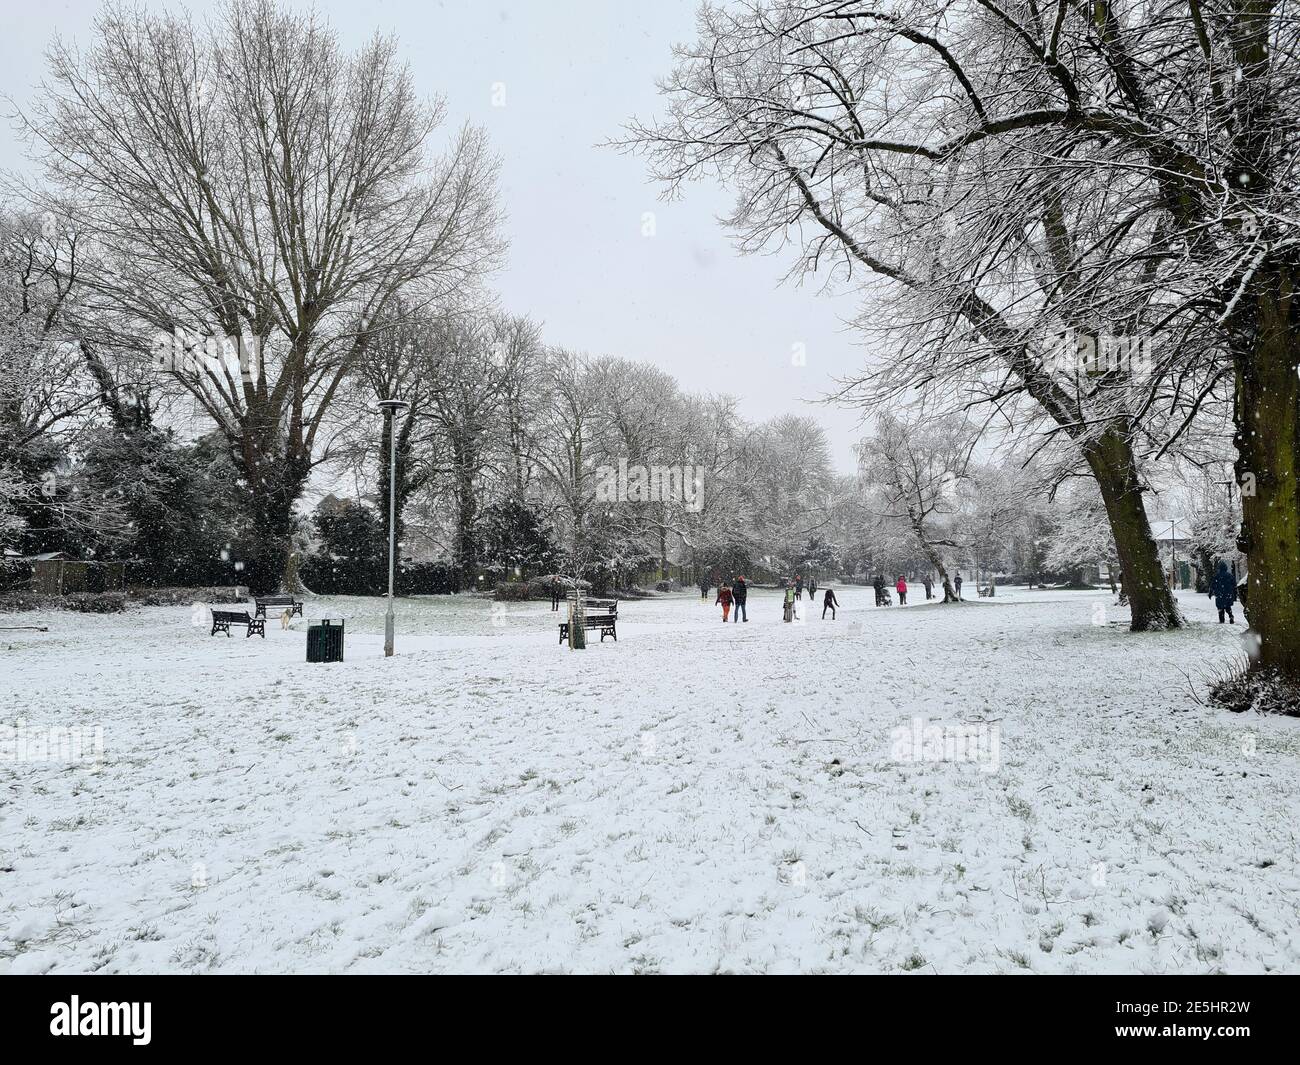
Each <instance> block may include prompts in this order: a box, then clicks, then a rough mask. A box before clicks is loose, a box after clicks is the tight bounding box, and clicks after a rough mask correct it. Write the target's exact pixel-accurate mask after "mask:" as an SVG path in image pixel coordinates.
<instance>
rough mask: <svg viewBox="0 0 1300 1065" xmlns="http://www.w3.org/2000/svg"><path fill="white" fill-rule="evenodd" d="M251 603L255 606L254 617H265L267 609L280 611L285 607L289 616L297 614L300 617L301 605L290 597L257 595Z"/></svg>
mask: <svg viewBox="0 0 1300 1065" xmlns="http://www.w3.org/2000/svg"><path fill="white" fill-rule="evenodd" d="M253 602H254V603H256V604H257V612H256V613H255V614H254V617H259V618H264V617H266V610H267V607H271V608H272V609H278V610H280V611H283V610H284V609H285V608H286V607H287V608H288V610H289V613H290V614H297V615H298V616H299V617H302V603H300V602H298V600H297V599H295V598H294V597H293V596H291V595H259V596H256V597H255V598H254V599H253Z"/></svg>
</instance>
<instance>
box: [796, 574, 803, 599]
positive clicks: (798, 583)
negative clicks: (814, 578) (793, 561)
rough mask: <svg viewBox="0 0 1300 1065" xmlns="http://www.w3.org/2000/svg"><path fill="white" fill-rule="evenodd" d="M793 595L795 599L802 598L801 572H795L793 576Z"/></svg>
mask: <svg viewBox="0 0 1300 1065" xmlns="http://www.w3.org/2000/svg"><path fill="white" fill-rule="evenodd" d="M794 597H795V598H796V599H802V598H803V574H802V573H796V574H795V578H794Z"/></svg>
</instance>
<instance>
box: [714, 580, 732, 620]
mask: <svg viewBox="0 0 1300 1065" xmlns="http://www.w3.org/2000/svg"><path fill="white" fill-rule="evenodd" d="M731 598H732V597H731V585H729V584H724V585H722V587H720V588H719V589H718V598H717V599H715V600H714V601H713V605H714V606H717V605H718V604H719V603H721V604H722V623H723V624H724V625H725V624H726V623H727V615H728V614H730V613H731Z"/></svg>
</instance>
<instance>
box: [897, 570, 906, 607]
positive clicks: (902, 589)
mask: <svg viewBox="0 0 1300 1065" xmlns="http://www.w3.org/2000/svg"><path fill="white" fill-rule="evenodd" d="M894 591H896V592H897V593H898V605H899V606H907V581H905V580H904V579H903V575H902V574H901V573H900V574H899V575H898V583H897V584H895V585H894Z"/></svg>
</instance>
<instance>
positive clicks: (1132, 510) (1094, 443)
mask: <svg viewBox="0 0 1300 1065" xmlns="http://www.w3.org/2000/svg"><path fill="white" fill-rule="evenodd" d="M1083 454H1084V458H1085V459H1086V460H1087V462H1088V466H1089V468H1090V469H1091V470H1092V473H1093V476H1094V477H1096V479H1097V485H1098V487H1099V488H1100V489H1101V498H1102V501H1103V502H1104V503H1105V505H1106V516H1107V518H1109V519H1110V528H1111V535H1112V536H1113V537H1114V540H1115V551H1116V553H1117V554H1118V555H1119V565H1120V570H1121V572H1122V573H1123V579H1124V589H1125V591H1126V592H1127V593H1128V600H1129V608H1130V610H1131V611H1132V617H1133V621H1132V625H1131V626H1130V628H1131V629H1132V631H1133V632H1151V631H1154V630H1158V629H1173V628H1178V627H1179V626H1180V625H1182V615H1180V614H1179V612H1178V604H1177V602H1176V601H1175V599H1174V593H1173V590H1172V589H1171V588H1170V587H1169V584H1168V582H1166V580H1165V575H1164V569H1163V567H1162V566H1161V565H1160V555H1159V552H1158V551H1157V550H1156V542H1155V538H1154V537H1153V536H1152V535H1151V524H1150V522H1148V521H1147V512H1146V506H1145V504H1144V503H1143V501H1142V485H1141V482H1140V481H1139V480H1138V475H1137V460H1136V458H1135V457H1134V455H1133V448H1132V446H1131V445H1130V443H1129V441H1128V439H1127V438H1126V437H1125V436H1124V435H1123V434H1122V433H1121V432H1120V431H1119V430H1118V429H1116V428H1110V429H1107V430H1106V432H1105V433H1103V434H1102V435H1101V436H1099V437H1097V438H1095V439H1093V440H1089V441H1087V442H1086V443H1085V444H1084V447H1083Z"/></svg>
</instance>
